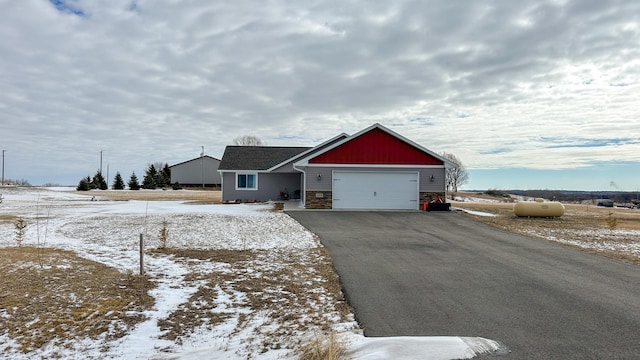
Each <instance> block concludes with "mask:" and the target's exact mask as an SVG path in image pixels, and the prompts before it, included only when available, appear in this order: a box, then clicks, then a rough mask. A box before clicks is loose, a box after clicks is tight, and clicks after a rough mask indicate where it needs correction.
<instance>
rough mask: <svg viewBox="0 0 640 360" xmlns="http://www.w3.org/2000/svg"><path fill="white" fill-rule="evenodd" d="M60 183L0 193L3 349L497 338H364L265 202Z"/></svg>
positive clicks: (287, 346) (406, 343)
mask: <svg viewBox="0 0 640 360" xmlns="http://www.w3.org/2000/svg"><path fill="white" fill-rule="evenodd" d="M69 190H70V189H35V188H34V189H23V188H3V189H1V191H2V195H3V202H2V204H0V251H3V253H4V254H5V256H4V258H3V262H0V265H2V269H3V270H4V271H5V272H6V273H7V274H10V275H11V276H7V277H6V279H4V280H2V281H5V282H6V283H3V288H2V289H1V291H2V292H1V293H0V325H2V326H0V344H2V345H1V348H0V351H2V354H3V357H5V358H10V359H32V358H55V357H59V358H79V357H82V358H84V359H103V358H118V359H149V358H154V359H163V358H167V359H176V358H179V359H199V358H202V357H206V358H211V359H222V358H224V359H290V358H295V353H294V350H296V349H297V348H299V347H300V346H301V345H303V344H305V343H306V342H308V341H310V340H312V339H313V338H315V337H318V336H323V335H325V334H328V333H331V332H333V333H337V334H338V335H339V336H340V338H341V339H343V340H344V341H345V342H346V343H347V347H348V349H349V353H350V354H351V356H352V357H354V358H366V359H384V358H388V356H389V354H394V353H396V352H397V351H401V354H399V353H398V354H397V355H398V356H400V355H402V356H401V358H405V359H421V358H425V357H424V356H425V355H426V354H429V355H428V358H431V359H450V358H471V357H473V356H475V355H476V354H482V353H486V352H492V351H495V350H496V349H498V347H499V344H497V343H495V342H492V341H490V340H486V339H480V338H464V339H463V338H458V337H455V336H452V337H441V338H389V339H367V338H364V337H363V336H362V332H361V331H360V329H359V328H358V325H357V323H356V322H355V320H354V316H353V314H352V311H351V309H350V308H349V306H348V305H347V304H346V303H345V301H344V299H343V297H342V293H341V289H340V284H339V279H338V278H337V276H336V274H335V273H334V272H333V268H332V265H331V262H330V259H329V256H328V254H327V253H326V251H325V249H324V248H323V247H322V246H321V244H320V243H319V241H318V240H317V238H316V237H315V236H314V234H312V233H310V232H308V231H307V230H306V229H304V228H303V227H302V226H301V225H300V224H298V223H297V222H296V221H294V220H293V219H291V218H290V217H289V216H287V215H286V214H284V213H282V212H278V211H273V209H272V208H273V207H272V206H270V205H266V204H252V205H248V204H239V205H203V204H199V205H198V204H189V203H184V202H180V201H139V200H137V201H90V200H91V197H88V196H84V195H78V194H75V193H74V192H73V191H69ZM19 217H23V218H24V219H25V220H26V222H27V224H28V225H27V227H26V229H25V230H26V231H25V234H24V241H23V243H22V246H23V248H21V249H17V248H16V234H15V232H16V228H15V221H16V220H17V219H18V218H19ZM163 223H164V224H166V225H163ZM165 226H166V227H165ZM163 228H165V230H167V231H168V232H167V234H168V236H167V240H166V245H167V246H166V248H162V246H161V245H162V244H161V241H160V238H161V236H160V234H161V230H162V229H163ZM140 234H143V236H144V239H145V252H144V253H145V257H144V264H145V267H144V270H145V276H144V277H142V276H139V275H136V274H138V273H139V266H140V265H139V257H140V252H139V237H140ZM2 248H3V249H2ZM52 249H56V250H52ZM9 279H13V281H14V282H13V283H10V282H9V281H10V280H9ZM16 279H17V282H16ZM114 291H115V292H114ZM18 294H19V295H20V296H19V297H16V296H17V295H18ZM452 335H455V334H452ZM35 339H38V341H35ZM427 349H428V350H427Z"/></svg>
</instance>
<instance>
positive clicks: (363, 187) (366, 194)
mask: <svg viewBox="0 0 640 360" xmlns="http://www.w3.org/2000/svg"><path fill="white" fill-rule="evenodd" d="M333 208H334V209H408V210H415V209H417V208H418V173H413V172H355V171H354V172H349V171H335V172H334V173H333Z"/></svg>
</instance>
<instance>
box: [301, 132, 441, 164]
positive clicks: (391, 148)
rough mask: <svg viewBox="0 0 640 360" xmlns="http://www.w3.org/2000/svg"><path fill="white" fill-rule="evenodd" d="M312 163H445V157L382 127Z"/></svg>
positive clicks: (330, 151)
mask: <svg viewBox="0 0 640 360" xmlns="http://www.w3.org/2000/svg"><path fill="white" fill-rule="evenodd" d="M309 163H312V164H384V165H442V161H440V160H438V159H436V158H435V157H433V156H431V155H430V154H427V153H425V152H424V151H422V150H420V149H418V148H416V147H415V146H413V145H411V144H408V143H406V142H405V141H402V140H401V139H398V138H397V137H395V136H392V135H390V134H388V133H386V132H384V131H383V130H381V129H378V128H374V129H371V131H368V132H366V133H364V134H362V135H360V136H358V137H356V138H353V139H350V140H349V141H347V142H345V143H344V144H342V145H340V146H338V147H336V148H335V149H332V150H329V151H327V152H326V153H324V154H320V155H318V156H317V157H315V158H313V159H310V160H309Z"/></svg>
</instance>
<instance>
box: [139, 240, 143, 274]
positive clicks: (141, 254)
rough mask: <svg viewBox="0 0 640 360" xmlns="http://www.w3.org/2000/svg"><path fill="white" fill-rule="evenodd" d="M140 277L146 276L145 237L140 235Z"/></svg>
mask: <svg viewBox="0 0 640 360" xmlns="http://www.w3.org/2000/svg"><path fill="white" fill-rule="evenodd" d="M140 275H144V236H143V235H142V233H140Z"/></svg>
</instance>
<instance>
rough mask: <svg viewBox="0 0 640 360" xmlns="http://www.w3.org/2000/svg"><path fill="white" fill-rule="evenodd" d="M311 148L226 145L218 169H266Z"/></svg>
mask: <svg viewBox="0 0 640 360" xmlns="http://www.w3.org/2000/svg"><path fill="white" fill-rule="evenodd" d="M309 149H311V148H309V147H284V146H283V147H280V146H227V147H226V149H225V150H224V154H223V155H222V160H221V161H220V166H218V170H267V169H270V168H271V167H273V166H275V165H278V164H280V163H282V162H283V161H286V160H288V159H290V158H292V157H294V156H296V155H298V154H300V153H303V152H305V151H307V150H309Z"/></svg>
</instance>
